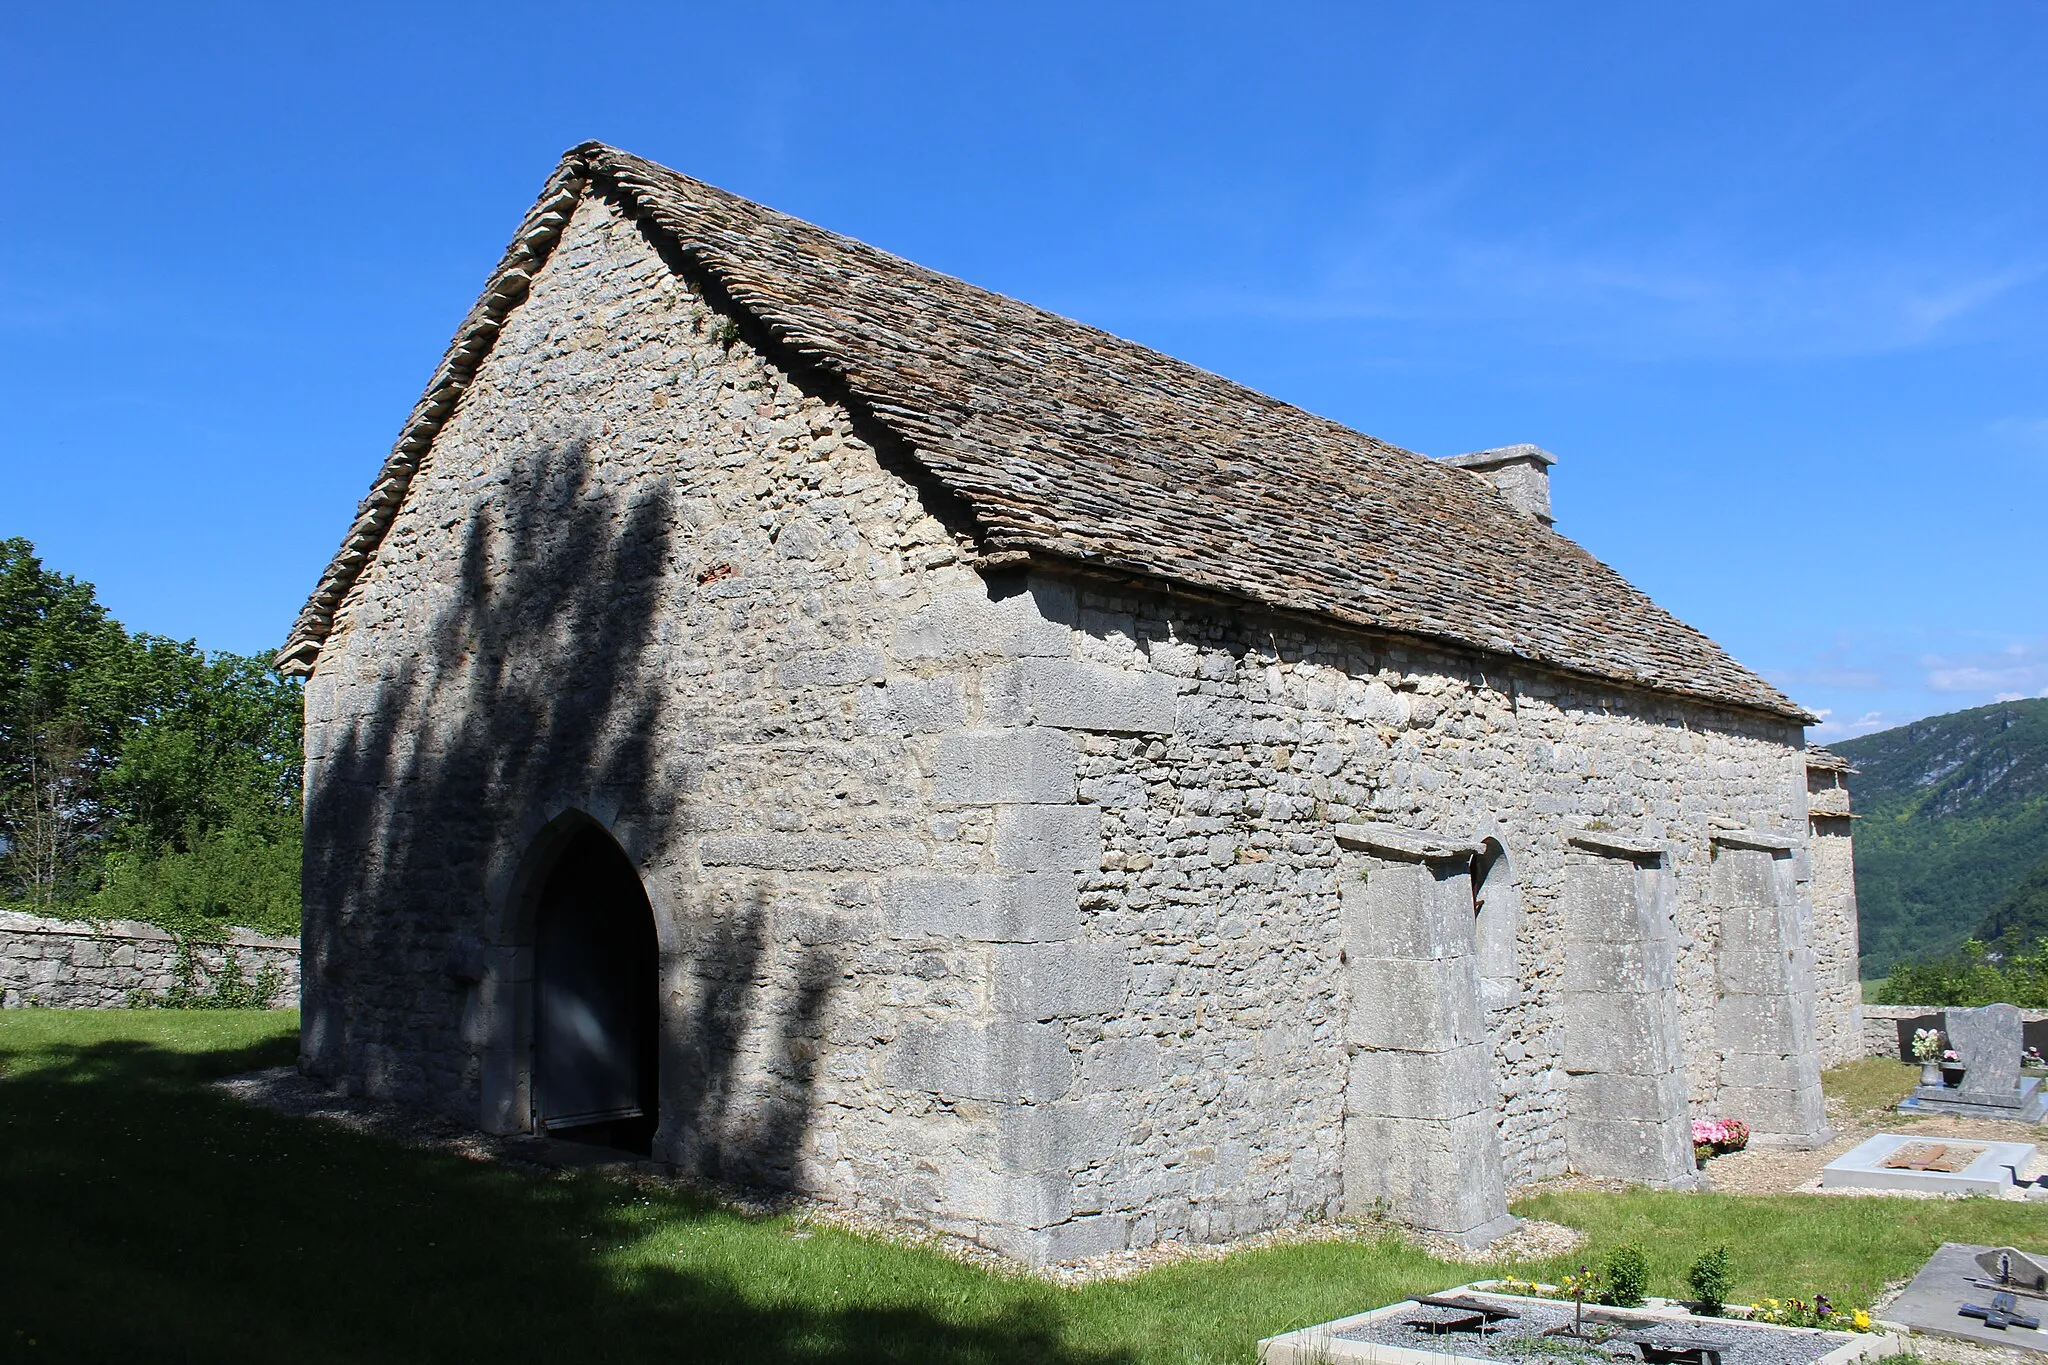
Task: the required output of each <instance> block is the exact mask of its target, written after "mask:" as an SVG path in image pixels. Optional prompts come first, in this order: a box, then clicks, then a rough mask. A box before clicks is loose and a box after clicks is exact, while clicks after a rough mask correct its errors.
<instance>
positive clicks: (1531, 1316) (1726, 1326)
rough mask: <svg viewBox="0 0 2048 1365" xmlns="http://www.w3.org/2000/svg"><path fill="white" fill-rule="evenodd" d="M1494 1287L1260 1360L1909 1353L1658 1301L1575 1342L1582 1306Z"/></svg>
mask: <svg viewBox="0 0 2048 1365" xmlns="http://www.w3.org/2000/svg"><path fill="white" fill-rule="evenodd" d="M1496 1283H1498V1281H1494V1280H1476V1281H1474V1282H1473V1283H1471V1284H1467V1285H1462V1286H1460V1287H1458V1288H1456V1289H1447V1290H1445V1291H1444V1292H1443V1293H1441V1294H1430V1295H1425V1296H1423V1297H1422V1298H1419V1299H1402V1300H1400V1301H1399V1302H1397V1303H1391V1304H1387V1305H1386V1306H1384V1307H1381V1308H1375V1309H1372V1310H1371V1311H1370V1312H1365V1313H1358V1314H1354V1315H1353V1316H1351V1317H1347V1318H1338V1319H1336V1320H1335V1321H1332V1322H1325V1323H1319V1324H1317V1325H1316V1326H1313V1327H1304V1328H1301V1329H1300V1330H1298V1331H1293V1332H1287V1333H1284V1334H1283V1335H1280V1336H1276V1337H1268V1338H1266V1339H1265V1340H1263V1341H1261V1342H1260V1343H1259V1357H1258V1358H1259V1360H1260V1361H1261V1362H1263V1363H1264V1365H1311V1362H1316V1363H1317V1365H1323V1363H1325V1362H1327V1365H1340V1363H1341V1362H1358V1363H1360V1365H1367V1363H1369V1365H1449V1362H1462V1361H1470V1362H1472V1363H1473V1365H1539V1363H1540V1362H1551V1363H1557V1362H1561V1361H1562V1360H1565V1359H1569V1360H1571V1361H1573V1362H1577V1361H1580V1360H1583V1361H1584V1362H1585V1363H1586V1365H1605V1363H1606V1362H1614V1363H1615V1365H1622V1363H1623V1362H1628V1361H1639V1362H1655V1361H1658V1360H1666V1361H1668V1360H1686V1361H1692V1362H1702V1365H1710V1363H1711V1362H1716V1361H1717V1362H1718V1365H1855V1363H1856V1362H1861V1361H1872V1360H1879V1359H1882V1358H1884V1357H1886V1356H1895V1355H1901V1354H1903V1353H1904V1352H1905V1350H1906V1344H1905V1338H1904V1337H1902V1336H1900V1335H1899V1334H1897V1333H1893V1332H1829V1331H1822V1330H1820V1329H1817V1328H1811V1327H1782V1326H1778V1325H1777V1324H1775V1323H1762V1322H1748V1321H1744V1320H1742V1319H1740V1318H1727V1317H1722V1318H1701V1317H1696V1316H1694V1315H1693V1313H1692V1312H1691V1311H1690V1310H1688V1309H1686V1308H1684V1307H1683V1306H1681V1305H1678V1304H1675V1303H1671V1302H1668V1301H1666V1300H1660V1299H1651V1300H1649V1301H1648V1303H1647V1305H1646V1306H1644V1307H1642V1308H1609V1307H1604V1306H1595V1305H1592V1304H1587V1305H1585V1306H1584V1309H1583V1314H1584V1317H1583V1324H1584V1327H1585V1329H1586V1332H1587V1337H1576V1336H1572V1335H1570V1333H1571V1332H1572V1331H1573V1326H1574V1320H1575V1312H1576V1311H1578V1310H1577V1309H1576V1306H1575V1305H1573V1304H1570V1303H1565V1302H1561V1301H1559V1300H1557V1299H1534V1298H1527V1297H1524V1296H1522V1295H1518V1294H1501V1293H1497V1292H1494V1291H1493V1290H1492V1289H1491V1288H1489V1286H1491V1285H1493V1284H1496ZM1588 1338H1593V1339H1590V1340H1589V1339H1588ZM1538 1343H1540V1344H1538ZM1574 1348H1576V1349H1574Z"/></svg>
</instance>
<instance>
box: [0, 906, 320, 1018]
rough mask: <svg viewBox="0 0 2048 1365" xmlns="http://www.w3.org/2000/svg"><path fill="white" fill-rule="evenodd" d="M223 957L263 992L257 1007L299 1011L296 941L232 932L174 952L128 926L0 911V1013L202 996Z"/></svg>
mask: <svg viewBox="0 0 2048 1365" xmlns="http://www.w3.org/2000/svg"><path fill="white" fill-rule="evenodd" d="M230 954H232V955H233V957H234V961H235V965H236V966H237V967H238V968H239V970H240V972H241V975H242V979H243V981H244V982H246V983H247V984H248V985H250V986H252V987H253V986H256V985H258V984H259V983H261V984H263V985H266V986H268V987H269V988H270V989H269V992H268V994H269V999H268V1000H267V1001H265V1002H264V1003H266V1004H267V1005H270V1006H289V1005H296V1004H297V1003H298V1000H299V945H298V942H297V940H295V939H288V938H266V937H264V936H263V935H261V934H257V933H252V932H250V931H249V930H247V929H236V930H233V931H232V932H230V933H229V934H228V935H227V936H226V937H225V938H224V939H221V940H219V941H215V942H200V941H191V942H188V943H185V944H183V945H181V944H180V942H179V940H178V937H177V935H175V934H172V933H170V932H168V931H166V930H163V929H159V928H157V927H156V926H155V925H153V924H139V923H137V922H136V921H134V920H108V921H104V922H100V923H94V922H92V921H89V920H69V919H44V918H42V917H41V916H38V915H24V914H21V913H18V912H16V911H0V1008H4V1009H33V1008H38V1007H40V1008H44V1009H121V1008H124V1007H126V1006H128V1005H129V1004H131V1003H133V1002H134V999H135V997H136V995H137V993H138V992H147V993H149V994H150V995H152V996H154V997H157V998H159V999H162V998H166V997H170V996H172V995H173V994H174V993H177V992H178V991H179V989H180V987H181V986H183V987H184V988H185V989H186V990H187V991H190V992H194V993H196V994H198V995H200V996H202V997H203V996H208V995H211V994H213V993H214V992H215V991H217V990H219V989H220V987H221V985H222V983H223V980H224V979H225V978H226V977H227V975H228V972H227V968H228V960H229V955H230ZM181 964H185V965H183V966H181ZM266 974H267V975H266Z"/></svg>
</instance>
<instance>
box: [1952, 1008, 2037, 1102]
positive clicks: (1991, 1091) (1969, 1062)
mask: <svg viewBox="0 0 2048 1365" xmlns="http://www.w3.org/2000/svg"><path fill="white" fill-rule="evenodd" d="M1943 1013H1944V1014H1945V1016H1946V1019H1947V1029H1948V1045H1949V1046H1950V1047H1952V1048H1954V1049H1955V1050H1956V1052H1957V1053H1958V1054H1959V1055H1960V1056H1961V1057H1962V1059H1963V1066H1964V1067H1965V1068H1966V1070H1965V1071H1964V1072H1963V1083H1962V1085H1961V1086H1959V1087H1958V1088H1957V1090H1956V1098H1957V1099H1959V1100H1962V1101H1964V1102H1965V1103H1976V1104H2014V1103H2017V1102H2018V1096H2019V1088H2020V1048H2021V1046H2022V1044H2021V1042H2020V1012H2019V1008H2018V1007H2017V1006H2014V1005H1986V1006H1984V1007H1983V1008H1982V1009H1974V1010H1946V1011H1944V1012H1943Z"/></svg>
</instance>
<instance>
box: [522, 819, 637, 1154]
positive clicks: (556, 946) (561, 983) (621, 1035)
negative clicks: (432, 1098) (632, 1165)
mask: <svg viewBox="0 0 2048 1365" xmlns="http://www.w3.org/2000/svg"><path fill="white" fill-rule="evenodd" d="M532 943H533V978H532V979H533V1053H532V1068H533V1069H532V1087H531V1095H532V1119H531V1122H532V1128H533V1131H535V1132H538V1133H545V1134H548V1135H550V1136H554V1137H558V1138H566V1139H569V1140H571V1141H578V1142H587V1143H593V1144H596V1145H599V1146H606V1147H617V1148H620V1149H622V1150H626V1151H632V1152H637V1153H639V1154H641V1155H643V1156H644V1155H648V1154H649V1153H650V1152H651V1150H652V1146H653V1141H654V1135H655V1130H656V1128H657V1127H658V1125H659V1120H660V1101H659V1096H660V1062H659V1056H660V1033H661V989H660V964H661V954H660V947H659V943H658V939H657V936H656V932H655V922H654V911H653V907H652V906H651V905H650V903H649V901H648V897H647V892H646V889H645V888H644V887H643V886H642V885H641V882H640V877H639V873H638V872H637V871H636V870H635V869H634V866H633V863H632V860H631V859H629V858H628V857H627V856H626V853H625V851H624V850H623V849H621V848H620V847H619V845H618V844H617V843H615V842H614V841H613V840H612V838H611V836H610V835H609V834H607V833H606V832H605V831H604V830H603V829H602V828H600V827H599V826H598V825H597V824H596V823H595V822H587V821H579V822H577V825H576V827H575V828H574V829H573V830H571V831H570V832H569V833H568V837H567V839H566V840H565V841H564V842H563V843H562V845H561V847H560V849H559V851H558V852H556V854H555V855H554V858H553V860H552V862H551V864H550V865H549V867H548V869H547V871H546V873H545V875H544V876H543V878H542V879H541V881H540V885H539V888H538V895H537V897H536V903H535V907H534V921H533V939H532Z"/></svg>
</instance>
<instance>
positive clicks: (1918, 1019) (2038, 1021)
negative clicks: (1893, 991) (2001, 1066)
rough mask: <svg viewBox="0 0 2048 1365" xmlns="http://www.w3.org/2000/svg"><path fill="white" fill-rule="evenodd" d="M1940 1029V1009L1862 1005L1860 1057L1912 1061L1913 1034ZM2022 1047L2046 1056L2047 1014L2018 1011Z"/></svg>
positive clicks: (1933, 1006) (2047, 1036)
mask: <svg viewBox="0 0 2048 1365" xmlns="http://www.w3.org/2000/svg"><path fill="white" fill-rule="evenodd" d="M1940 1027H1941V1006H1939V1005H1865V1006H1864V1007H1863V1055H1864V1056H1866V1057H1895V1058H1897V1059H1898V1060H1899V1061H1902V1062H1910V1061H1912V1060H1913V1030H1915V1029H1922V1028H1940ZM2020 1028H2021V1032H2022V1033H2023V1034H2024V1039H2025V1045H2026V1046H2028V1047H2035V1048H2039V1049H2040V1050H2041V1052H2042V1054H2043V1055H2044V1056H2048V1010H2021V1011H2020Z"/></svg>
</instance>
